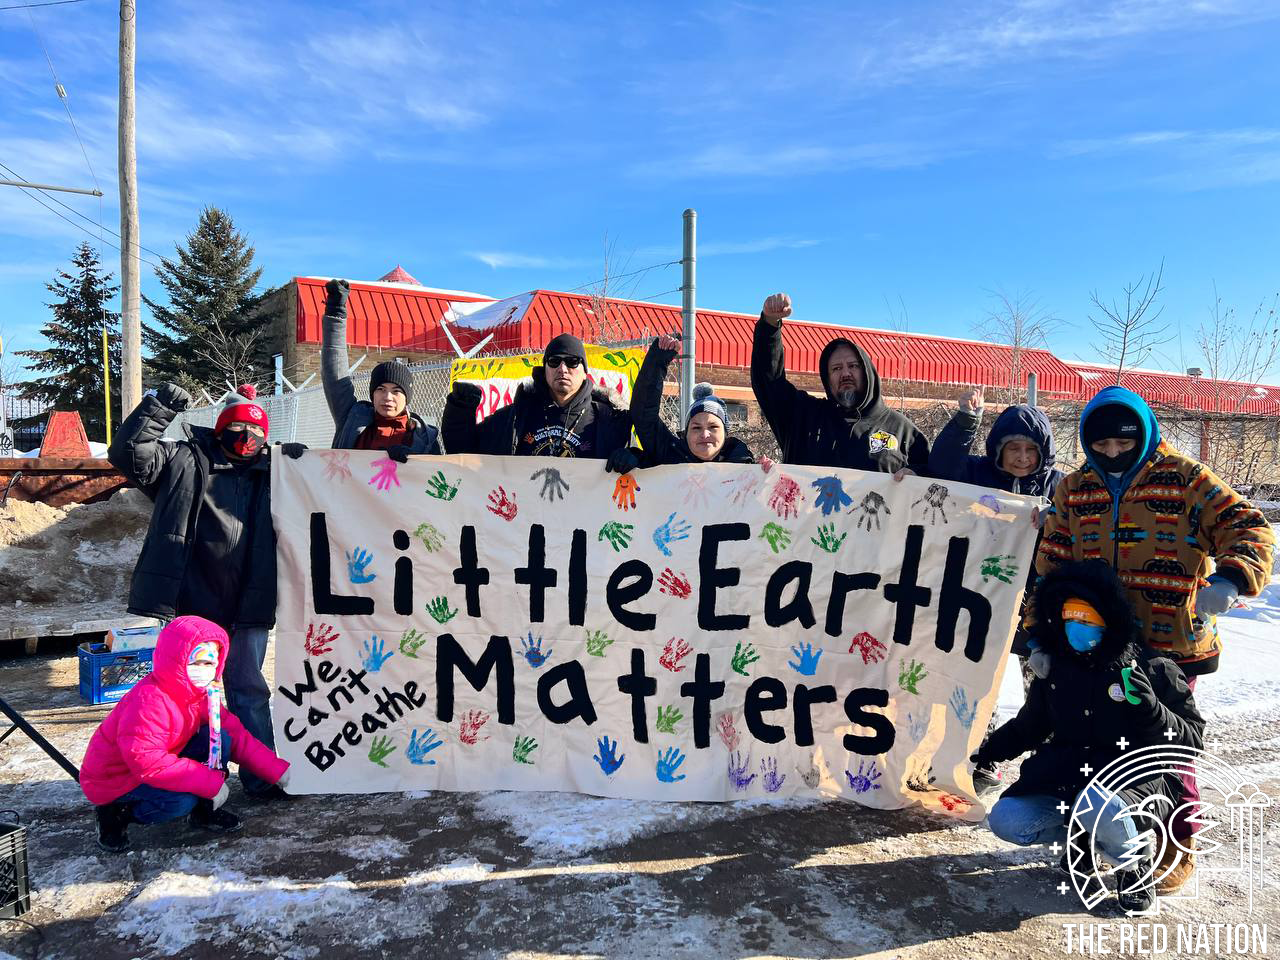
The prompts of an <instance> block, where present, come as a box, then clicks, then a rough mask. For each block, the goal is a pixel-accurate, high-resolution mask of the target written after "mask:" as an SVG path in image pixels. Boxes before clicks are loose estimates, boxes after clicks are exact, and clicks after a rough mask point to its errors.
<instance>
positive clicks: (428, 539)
mask: <svg viewBox="0 0 1280 960" xmlns="http://www.w3.org/2000/svg"><path fill="white" fill-rule="evenodd" d="M413 535H414V536H415V537H417V538H418V539H419V540H421V541H422V545H423V546H424V547H426V548H427V552H428V553H435V552H436V551H437V550H439V549H440V548H441V547H442V546H444V534H443V533H441V532H440V531H439V530H437V529H436V528H435V527H433V526H432V525H431V524H429V523H420V524H418V529H417V530H415V531H413Z"/></svg>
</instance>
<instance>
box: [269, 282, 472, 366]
mask: <svg viewBox="0 0 1280 960" xmlns="http://www.w3.org/2000/svg"><path fill="white" fill-rule="evenodd" d="M294 284H295V285H296V286H297V289H298V326H297V329H298V342H299V343H319V342H320V323H321V321H322V320H323V318H324V285H325V278H323V277H295V278H294ZM487 299H489V298H488V297H481V296H477V295H476V294H470V293H460V292H457V291H453V290H433V289H431V288H430V287H422V289H421V290H414V289H411V288H407V287H399V286H396V287H392V286H382V285H380V284H378V283H360V282H355V283H352V284H351V297H350V299H348V300H347V343H349V344H350V345H351V346H353V347H376V348H377V349H379V350H397V349H402V350H416V351H433V350H435V351H443V352H448V353H452V352H453V348H452V347H451V346H450V345H449V340H448V338H447V337H446V336H445V335H444V331H443V330H442V329H441V328H440V317H441V316H442V315H443V314H444V312H445V311H446V310H448V309H449V304H450V302H455V303H456V302H458V301H466V302H469V303H475V302H479V301H484V300H487Z"/></svg>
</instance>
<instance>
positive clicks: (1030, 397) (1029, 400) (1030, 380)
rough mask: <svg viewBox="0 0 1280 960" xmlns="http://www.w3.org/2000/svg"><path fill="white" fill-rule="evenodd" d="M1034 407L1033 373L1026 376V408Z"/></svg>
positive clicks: (1034, 381) (1034, 382)
mask: <svg viewBox="0 0 1280 960" xmlns="http://www.w3.org/2000/svg"><path fill="white" fill-rule="evenodd" d="M1035 405H1036V375H1035V374H1034V373H1028V374H1027V406H1029V407H1034V406H1035Z"/></svg>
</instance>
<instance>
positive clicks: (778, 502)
mask: <svg viewBox="0 0 1280 960" xmlns="http://www.w3.org/2000/svg"><path fill="white" fill-rule="evenodd" d="M803 499H804V494H803V493H802V492H801V491H800V484H798V483H796V482H795V481H794V480H792V479H791V478H790V477H788V476H787V475H786V474H785V473H784V474H781V475H780V476H779V477H778V482H777V483H775V484H774V485H773V491H772V492H771V493H770V494H769V506H770V507H772V508H773V510H774V512H775V513H777V514H778V516H780V517H782V518H783V519H786V518H787V517H796V516H799V515H800V507H799V502H800V501H802V500H803Z"/></svg>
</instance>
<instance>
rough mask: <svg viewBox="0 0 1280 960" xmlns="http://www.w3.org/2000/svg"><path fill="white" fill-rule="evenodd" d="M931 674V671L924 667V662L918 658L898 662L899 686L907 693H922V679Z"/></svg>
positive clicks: (917, 694)
mask: <svg viewBox="0 0 1280 960" xmlns="http://www.w3.org/2000/svg"><path fill="white" fill-rule="evenodd" d="M928 675H929V671H928V670H926V669H925V668H924V664H923V663H920V662H919V661H918V660H909V661H908V662H906V663H900V664H898V686H900V687H901V688H902V689H903V690H905V691H907V693H914V694H915V695H916V696H919V695H920V690H919V684H920V681H921V680H923V679H924V678H925V677H927V676H928Z"/></svg>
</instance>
